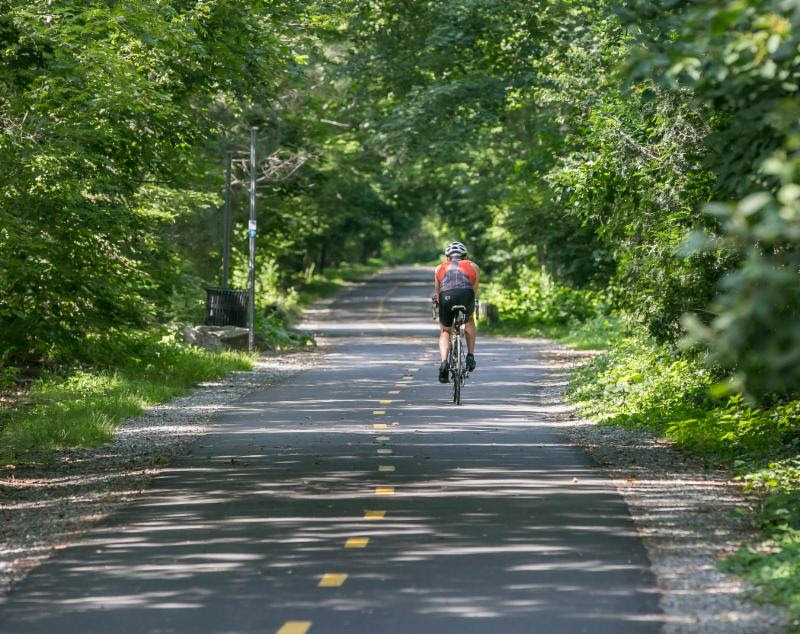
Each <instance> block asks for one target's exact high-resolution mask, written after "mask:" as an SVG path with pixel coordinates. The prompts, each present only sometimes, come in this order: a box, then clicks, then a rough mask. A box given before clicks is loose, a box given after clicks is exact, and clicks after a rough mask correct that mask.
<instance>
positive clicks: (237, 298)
mask: <svg viewBox="0 0 800 634" xmlns="http://www.w3.org/2000/svg"><path fill="white" fill-rule="evenodd" d="M206 326H241V327H242V328H245V327H247V291H239V290H236V289H233V288H217V287H206Z"/></svg>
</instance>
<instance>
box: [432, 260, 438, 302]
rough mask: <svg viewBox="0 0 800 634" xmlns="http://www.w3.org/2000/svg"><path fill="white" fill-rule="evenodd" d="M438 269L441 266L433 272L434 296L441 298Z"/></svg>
mask: <svg viewBox="0 0 800 634" xmlns="http://www.w3.org/2000/svg"><path fill="white" fill-rule="evenodd" d="M438 271H439V268H438V267H437V268H436V270H435V271H434V272H433V296H434V298H436V299H438V298H439V276H438V275H437V273H438ZM434 301H435V300H434Z"/></svg>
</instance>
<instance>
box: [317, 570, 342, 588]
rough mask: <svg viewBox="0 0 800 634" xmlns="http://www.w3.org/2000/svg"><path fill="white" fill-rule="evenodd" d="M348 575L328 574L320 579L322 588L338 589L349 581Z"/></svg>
mask: <svg viewBox="0 0 800 634" xmlns="http://www.w3.org/2000/svg"><path fill="white" fill-rule="evenodd" d="M347 576H348V575H347V573H344V572H326V573H325V574H324V575H322V579H320V582H319V587H320V588H338V587H340V586H341V585H342V584H343V583H344V582H345V581H347Z"/></svg>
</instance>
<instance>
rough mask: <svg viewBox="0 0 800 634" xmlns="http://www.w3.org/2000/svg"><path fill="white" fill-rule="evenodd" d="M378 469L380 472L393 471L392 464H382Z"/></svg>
mask: <svg viewBox="0 0 800 634" xmlns="http://www.w3.org/2000/svg"><path fill="white" fill-rule="evenodd" d="M378 471H380V472H381V473H394V465H391V464H382V465H380V466H379V467H378Z"/></svg>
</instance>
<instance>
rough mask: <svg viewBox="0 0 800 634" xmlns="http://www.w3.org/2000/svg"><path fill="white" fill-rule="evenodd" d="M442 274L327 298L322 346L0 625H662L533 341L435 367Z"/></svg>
mask: <svg viewBox="0 0 800 634" xmlns="http://www.w3.org/2000/svg"><path fill="white" fill-rule="evenodd" d="M430 277H431V275H430V273H429V272H428V271H423V270H421V269H413V268H403V269H397V270H394V271H391V272H389V273H386V274H382V275H380V276H376V277H374V278H371V279H370V280H369V281H368V282H366V283H365V284H363V285H359V286H356V287H354V288H351V289H348V290H347V291H346V292H344V293H342V294H340V295H339V296H338V297H337V298H336V300H335V301H333V302H332V303H330V304H329V305H328V306H327V307H324V308H320V309H318V310H316V311H312V313H311V314H310V316H309V319H310V321H309V322H308V323H307V327H308V328H310V329H313V330H316V331H319V332H322V333H323V335H324V341H325V345H326V348H327V351H328V353H327V356H326V357H325V360H324V362H323V363H322V364H321V365H320V366H319V367H318V368H316V369H313V370H309V371H307V372H304V373H302V374H300V375H298V376H297V377H295V378H294V379H293V380H292V382H291V383H290V384H285V385H282V386H277V387H274V388H271V389H269V390H266V391H263V392H254V393H252V394H250V395H248V396H247V397H245V398H243V399H242V400H240V401H239V402H237V403H235V404H233V405H232V406H230V407H229V408H228V410H227V411H226V412H225V413H224V414H222V415H221V416H220V418H219V421H218V424H217V425H216V427H215V431H214V432H213V433H212V434H210V435H207V436H205V437H203V438H202V439H201V440H200V441H198V443H197V444H196V445H195V446H194V447H193V448H192V452H191V453H190V454H189V455H187V456H185V457H183V458H181V459H179V460H177V461H175V462H174V463H173V464H171V465H170V466H169V467H167V468H165V469H164V471H163V472H162V474H161V475H159V476H158V477H157V478H155V480H154V481H153V483H152V486H151V488H150V489H149V490H148V491H147V492H146V493H145V494H144V495H143V496H142V497H141V498H139V499H138V501H137V502H136V503H134V504H133V505H131V506H129V507H127V508H126V509H125V510H123V511H121V512H119V513H117V514H115V515H114V516H113V517H111V518H109V519H108V520H106V521H104V522H103V523H102V524H100V525H99V526H97V527H96V528H95V529H94V530H92V531H91V532H89V533H88V534H87V535H85V536H84V537H83V538H82V539H81V540H80V541H79V542H77V543H75V544H74V545H72V546H70V547H69V548H66V549H64V550H61V551H59V552H58V553H57V554H56V555H55V556H54V557H53V558H51V559H50V560H49V561H48V562H46V563H45V564H43V565H42V566H40V567H39V568H37V569H35V570H34V571H32V572H31V574H30V575H29V576H28V577H27V578H26V579H25V580H24V581H23V582H22V583H20V584H19V585H17V586H16V587H15V589H14V590H13V591H12V592H11V594H10V595H9V596H8V597H7V598H6V600H5V602H4V603H2V604H0V632H2V633H3V634H6V633H9V634H10V633H15V634H16V633H19V634H23V633H44V632H47V633H52V632H59V633H63V634H72V633H74V634H93V633H97V634H101V633H102V634H117V633H119V634H122V633H130V634H140V633H149V634H168V633H169V634H172V633H201V634H205V633H214V634H251V633H253V634H255V633H259V634H263V633H265V632H266V633H270V632H280V634H304V633H305V632H309V633H311V634H322V633H345V632H347V633H350V632H353V633H375V634H383V633H396V632H397V633H399V632H403V633H407V632H410V633H414V634H427V633H435V634H449V633H454V634H455V633H458V634H465V633H472V632H475V633H478V632H480V633H487V634H488V633H517V632H519V633H523V632H524V633H531V632H542V633H548V634H549V633H562V632H563V633H567V632H592V633H601V632H609V633H612V632H613V633H614V634H620V633H627V632H657V631H659V630H660V627H661V620H662V619H661V612H660V610H659V607H658V598H659V595H658V592H657V590H656V589H655V587H654V578H653V576H652V574H651V573H650V570H649V562H648V559H647V555H646V553H645V550H644V548H643V546H642V543H641V542H640V540H639V538H638V536H637V534H636V531H635V529H634V527H633V524H632V522H631V520H630V517H629V516H628V512H627V509H626V506H625V504H624V502H623V501H622V499H621V498H620V496H619V495H618V494H617V493H616V491H615V489H614V487H613V486H612V484H611V483H610V481H609V480H608V479H607V478H606V477H605V476H604V475H603V473H602V472H601V471H600V470H598V469H596V468H595V467H594V466H593V465H592V462H591V459H590V458H589V457H588V456H587V455H586V454H585V453H584V452H583V451H581V450H580V449H578V448H575V447H572V446H569V445H568V444H567V442H566V441H565V439H564V438H563V437H562V436H560V435H559V433H558V431H557V429H555V428H553V427H552V426H551V425H549V424H548V423H547V421H546V420H545V417H544V406H543V405H541V403H540V401H539V400H538V399H537V398H535V397H536V390H541V389H543V388H544V387H546V386H547V385H548V383H552V382H553V381H556V380H559V379H558V378H557V377H553V376H552V374H551V373H552V370H551V369H548V368H547V367H545V366H544V364H542V363H541V361H540V360H538V359H537V357H536V355H535V352H534V351H533V348H532V347H527V346H526V345H525V344H524V343H520V342H518V341H517V342H512V341H509V340H503V339H490V338H483V339H481V340H479V342H478V350H477V355H476V357H477V360H478V369H477V371H476V372H475V373H474V374H473V375H472V376H471V377H470V380H469V381H468V383H467V385H466V386H465V388H464V393H463V400H464V404H463V405H462V406H460V407H457V406H454V405H452V404H451V402H450V396H451V389H450V386H442V385H440V384H438V383H437V382H436V368H437V365H438V359H437V358H436V357H437V356H438V355H437V353H436V334H437V330H436V327H435V324H434V323H433V322H432V321H431V320H430V305H429V299H428V298H429V296H430V288H429V286H430V284H429V281H430V280H429V278H430Z"/></svg>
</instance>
